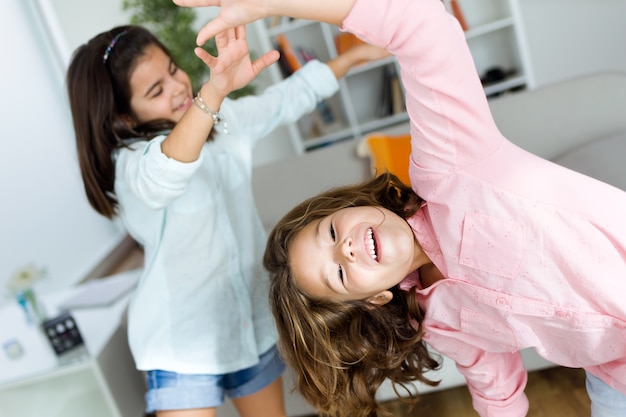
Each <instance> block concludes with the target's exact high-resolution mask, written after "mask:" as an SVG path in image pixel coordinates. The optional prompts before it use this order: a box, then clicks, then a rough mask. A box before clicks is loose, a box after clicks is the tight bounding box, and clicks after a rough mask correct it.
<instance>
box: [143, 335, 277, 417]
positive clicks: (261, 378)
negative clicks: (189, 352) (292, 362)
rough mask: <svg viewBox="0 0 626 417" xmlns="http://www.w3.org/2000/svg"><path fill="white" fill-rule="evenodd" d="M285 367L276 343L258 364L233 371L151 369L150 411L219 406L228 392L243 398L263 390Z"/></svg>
mask: <svg viewBox="0 0 626 417" xmlns="http://www.w3.org/2000/svg"><path fill="white" fill-rule="evenodd" d="M284 370H285V364H284V363H283V361H282V359H281V358H280V354H279V353H278V349H277V348H276V346H274V347H272V348H271V349H270V350H268V351H267V352H265V353H264V354H262V355H261V357H260V362H259V363H258V364H256V365H255V366H253V367H250V368H246V369H242V370H240V371H236V372H232V373H229V374H222V375H207V374H178V373H176V372H169V371H161V370H154V371H148V372H146V379H147V383H148V392H147V393H146V412H147V413H154V412H155V411H157V410H186V409H193V408H213V407H218V406H220V405H221V404H222V403H223V402H224V397H225V396H228V397H230V398H239V397H244V396H246V395H250V394H254V393H255V392H258V391H260V390H261V389H263V388H265V387H266V386H268V385H270V384H271V383H272V382H274V381H275V380H276V379H278V377H280V375H281V374H282V373H283V371H284Z"/></svg>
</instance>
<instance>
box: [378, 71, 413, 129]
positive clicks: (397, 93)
mask: <svg viewBox="0 0 626 417" xmlns="http://www.w3.org/2000/svg"><path fill="white" fill-rule="evenodd" d="M405 110H406V107H405V103H404V93H403V91H402V84H401V82H400V77H399V76H398V73H397V72H396V68H395V66H394V65H387V66H385V68H384V70H383V77H382V90H381V95H380V101H379V103H378V108H377V112H376V113H377V115H378V117H387V116H391V115H394V114H398V113H402V112H404V111H405Z"/></svg>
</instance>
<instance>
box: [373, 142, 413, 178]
mask: <svg viewBox="0 0 626 417" xmlns="http://www.w3.org/2000/svg"><path fill="white" fill-rule="evenodd" d="M364 140H365V143H366V144H367V148H368V154H369V158H370V161H371V169H372V174H373V175H380V174H382V173H384V172H390V173H392V174H394V175H395V176H396V177H398V178H399V179H400V181H402V182H403V183H404V184H406V185H411V180H410V179H409V159H410V158H411V135H410V134H408V133H407V134H404V135H396V136H393V135H386V134H384V133H372V134H369V135H367V136H366V137H365V138H364Z"/></svg>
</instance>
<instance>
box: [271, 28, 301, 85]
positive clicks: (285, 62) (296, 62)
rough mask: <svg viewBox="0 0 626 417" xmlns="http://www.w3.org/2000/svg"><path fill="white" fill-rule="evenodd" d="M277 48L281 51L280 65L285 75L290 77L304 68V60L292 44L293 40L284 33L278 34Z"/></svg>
mask: <svg viewBox="0 0 626 417" xmlns="http://www.w3.org/2000/svg"><path fill="white" fill-rule="evenodd" d="M276 49H278V52H280V58H279V60H278V61H279V65H280V68H281V70H282V71H283V75H284V76H285V77H288V76H289V75H291V74H293V73H294V72H296V71H298V70H299V69H300V68H302V61H301V59H300V57H299V56H298V54H297V53H296V50H295V49H294V48H293V46H291V42H289V39H287V36H285V35H284V34H282V33H281V34H279V35H278V36H276Z"/></svg>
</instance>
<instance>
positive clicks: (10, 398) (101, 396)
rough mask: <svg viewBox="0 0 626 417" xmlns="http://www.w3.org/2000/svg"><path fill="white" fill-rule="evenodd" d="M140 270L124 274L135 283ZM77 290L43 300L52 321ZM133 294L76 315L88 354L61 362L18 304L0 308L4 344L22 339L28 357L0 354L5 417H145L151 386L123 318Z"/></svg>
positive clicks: (1, 414) (0, 410)
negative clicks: (132, 350) (130, 344)
mask: <svg viewBox="0 0 626 417" xmlns="http://www.w3.org/2000/svg"><path fill="white" fill-rule="evenodd" d="M139 273H140V271H139V270H134V271H129V272H124V273H122V274H119V275H127V276H128V278H129V279H132V278H136V277H137V275H138V274H139ZM75 291H76V289H68V290H64V291H59V292H55V293H54V294H47V295H44V296H43V297H42V299H43V303H44V305H45V307H46V310H47V312H48V313H49V316H51V317H54V316H56V314H57V313H58V311H57V308H56V306H57V305H58V304H59V303H61V302H62V301H63V300H65V299H67V298H68V297H70V296H71V295H72V294H73V293H74V292H75ZM129 298H130V294H126V295H125V296H123V297H121V298H120V299H118V300H117V301H115V302H114V303H113V304H111V305H108V306H106V307H101V308H88V309H87V308H82V309H76V310H72V311H71V313H72V316H73V317H74V318H75V320H76V323H77V324H78V328H79V330H80V332H81V334H82V336H83V339H84V341H85V348H84V349H80V350H79V349H77V350H76V351H72V352H68V353H67V354H64V355H63V356H62V358H61V359H60V360H59V359H58V358H57V357H56V355H55V354H54V351H53V350H52V347H51V346H50V344H49V342H48V340H47V339H46V337H45V335H43V333H41V332H40V331H39V330H37V329H36V328H33V327H28V326H27V324H26V321H25V319H24V315H23V313H22V312H21V311H20V310H19V307H18V306H17V305H16V304H15V303H9V304H7V305H5V306H3V307H2V308H1V309H0V323H1V326H0V343H5V342H6V341H7V340H9V339H18V340H19V342H20V344H21V345H22V346H23V349H24V354H23V355H22V356H21V357H19V358H17V359H15V360H11V359H9V358H8V357H7V355H6V354H5V353H4V352H0V417H41V416H48V417H56V416H58V417H61V416H63V417H85V416H90V417H140V416H142V415H143V408H144V393H145V382H144V379H143V376H142V374H141V373H140V372H138V371H137V370H136V368H135V364H134V362H133V359H132V356H131V354H130V350H129V348H128V341H127V337H126V328H125V326H123V325H122V318H123V315H124V312H125V310H126V307H127V305H128V301H129Z"/></svg>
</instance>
